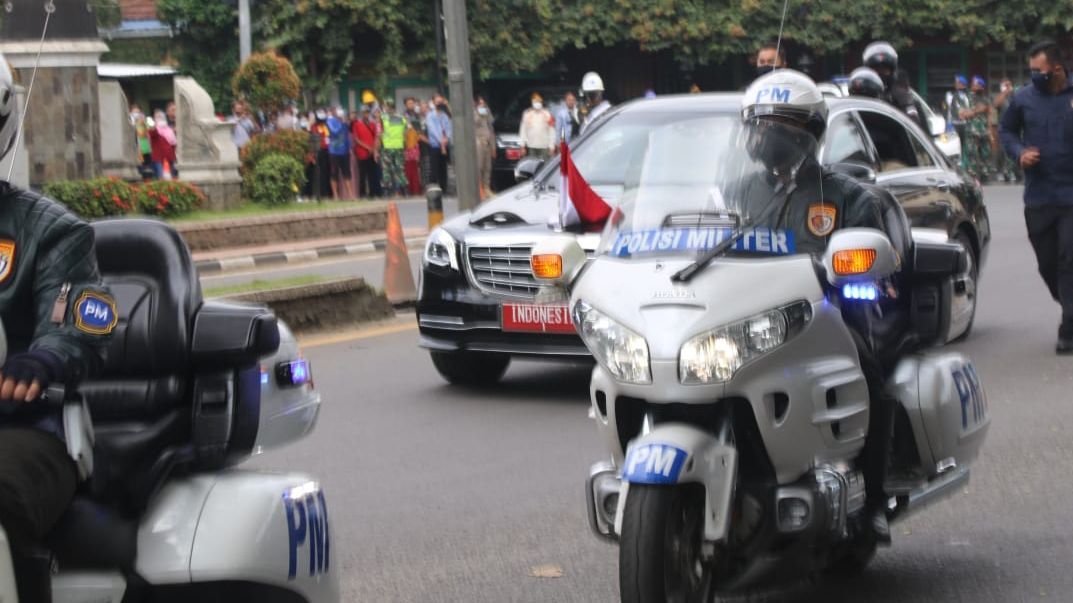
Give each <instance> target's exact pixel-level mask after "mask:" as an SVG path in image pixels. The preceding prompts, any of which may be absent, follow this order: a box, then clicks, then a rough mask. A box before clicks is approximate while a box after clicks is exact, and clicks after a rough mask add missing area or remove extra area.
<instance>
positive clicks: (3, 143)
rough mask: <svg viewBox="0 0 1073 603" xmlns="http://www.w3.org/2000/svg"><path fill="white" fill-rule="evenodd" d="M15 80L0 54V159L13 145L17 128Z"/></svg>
mask: <svg viewBox="0 0 1073 603" xmlns="http://www.w3.org/2000/svg"><path fill="white" fill-rule="evenodd" d="M16 104H17V101H16V99H15V79H14V78H13V77H11V69H10V68H9V67H8V64H7V61H6V60H4V55H2V54H0V159H3V158H4V157H6V156H7V154H8V152H9V151H11V147H12V146H13V145H14V144H15V133H16V132H17V130H18V127H19V112H18V110H17V108H16Z"/></svg>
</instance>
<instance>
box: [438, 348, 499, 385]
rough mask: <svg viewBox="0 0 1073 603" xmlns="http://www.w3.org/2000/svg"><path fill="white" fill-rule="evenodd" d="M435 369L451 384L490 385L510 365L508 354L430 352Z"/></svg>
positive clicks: (497, 379)
mask: <svg viewBox="0 0 1073 603" xmlns="http://www.w3.org/2000/svg"><path fill="white" fill-rule="evenodd" d="M430 354H431V356H432V364H433V366H435V367H436V371H437V372H438V373H439V374H440V376H442V377H443V378H444V379H446V380H447V382H448V383H451V384H452V385H470V386H480V385H492V384H494V383H496V382H498V381H499V380H500V379H501V378H502V377H503V373H506V372H507V367H508V366H510V356H508V355H506V354H494V353H491V352H430Z"/></svg>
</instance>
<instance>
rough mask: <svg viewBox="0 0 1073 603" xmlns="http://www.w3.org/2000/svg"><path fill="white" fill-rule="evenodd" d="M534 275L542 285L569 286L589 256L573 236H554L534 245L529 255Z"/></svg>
mask: <svg viewBox="0 0 1073 603" xmlns="http://www.w3.org/2000/svg"><path fill="white" fill-rule="evenodd" d="M529 259H530V264H531V266H532V269H533V276H534V277H535V278H536V280H537V282H539V283H540V284H541V285H548V286H553V287H555V286H557V287H561V288H563V289H566V288H567V287H569V285H570V283H571V282H573V280H574V278H575V277H577V275H578V272H580V271H581V268H582V267H584V266H585V262H586V261H587V260H588V257H587V256H586V255H585V250H584V249H582V248H581V245H580V244H578V242H577V239H576V238H574V237H571V236H565V235H560V236H552V237H548V238H546V239H544V240H542V241H539V242H537V244H536V245H533V250H532V252H531V254H530V256H529Z"/></svg>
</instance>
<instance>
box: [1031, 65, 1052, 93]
mask: <svg viewBox="0 0 1073 603" xmlns="http://www.w3.org/2000/svg"><path fill="white" fill-rule="evenodd" d="M1031 74H1032V85H1033V86H1035V87H1036V90H1039V91H1040V92H1042V93H1044V94H1048V93H1049V92H1050V91H1051V78H1052V77H1054V74H1052V73H1051V72H1050V71H1047V72H1043V71H1040V70H1038V69H1033V70H1032V71H1031Z"/></svg>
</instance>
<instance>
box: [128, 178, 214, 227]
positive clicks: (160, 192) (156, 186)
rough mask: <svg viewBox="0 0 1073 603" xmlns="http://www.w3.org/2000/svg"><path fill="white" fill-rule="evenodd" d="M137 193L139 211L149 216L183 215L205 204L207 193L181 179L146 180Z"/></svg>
mask: <svg viewBox="0 0 1073 603" xmlns="http://www.w3.org/2000/svg"><path fill="white" fill-rule="evenodd" d="M137 193H138V195H137V199H138V209H139V211H141V213H143V214H146V215H149V216H161V217H169V218H170V217H174V216H181V215H183V214H186V213H189V212H191V211H193V210H195V209H197V208H199V207H201V206H202V205H204V204H205V193H203V192H201V189H199V188H198V187H196V186H194V185H193V184H190V183H189V182H183V181H181V180H155V181H153V182H146V183H145V184H142V185H141V186H139V187H138V189H137Z"/></svg>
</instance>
